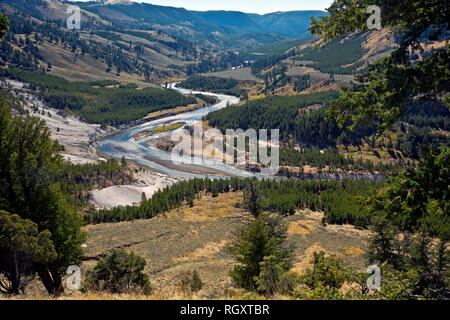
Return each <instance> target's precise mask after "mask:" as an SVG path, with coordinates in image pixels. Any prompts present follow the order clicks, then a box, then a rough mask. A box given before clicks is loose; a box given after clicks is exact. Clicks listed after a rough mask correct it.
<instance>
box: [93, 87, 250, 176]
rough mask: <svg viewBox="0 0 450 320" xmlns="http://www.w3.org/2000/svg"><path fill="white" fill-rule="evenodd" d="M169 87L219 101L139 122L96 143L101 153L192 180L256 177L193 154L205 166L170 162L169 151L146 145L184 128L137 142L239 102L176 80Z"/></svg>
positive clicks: (235, 98)
mask: <svg viewBox="0 0 450 320" xmlns="http://www.w3.org/2000/svg"><path fill="white" fill-rule="evenodd" d="M170 88H171V89H173V90H176V91H178V92H180V93H182V94H191V93H192V94H203V95H207V96H214V97H217V98H218V99H219V102H218V103H217V104H215V105H212V106H208V107H204V108H201V109H197V110H194V111H190V112H185V113H180V114H178V115H175V116H169V117H165V118H161V119H158V120H153V121H149V122H145V123H143V124H139V125H136V126H132V127H130V128H127V129H124V130H122V131H120V132H117V133H115V134H113V135H110V136H107V137H105V138H103V139H100V140H99V141H98V142H97V143H98V147H97V150H98V151H99V152H101V153H102V154H104V155H106V156H109V157H112V158H115V159H121V158H122V156H124V157H125V158H126V159H127V160H132V161H134V162H136V163H139V164H141V165H143V166H147V167H150V168H152V169H154V170H156V171H158V172H161V173H163V174H166V175H169V176H171V177H176V178H181V179H189V178H195V177H201V178H204V177H209V178H217V177H225V176H236V177H249V176H253V175H254V174H253V173H251V172H248V171H245V170H241V169H238V168H236V167H234V166H231V165H227V164H224V163H219V162H217V161H213V160H205V159H203V160H202V159H199V158H196V157H194V158H193V159H195V160H197V161H202V165H183V164H174V163H173V162H172V161H171V153H170V152H166V151H162V150H159V149H157V148H155V147H152V146H148V145H147V144H146V142H148V141H149V140H152V139H156V138H158V137H161V136H165V135H171V134H173V133H174V132H176V131H177V130H182V128H179V129H177V130H174V131H168V132H161V133H157V134H153V135H151V136H149V137H147V138H144V139H141V140H139V141H136V140H135V139H134V138H133V136H134V135H135V134H137V133H139V132H143V131H151V130H152V129H154V128H158V127H161V126H162V125H164V124H165V125H170V124H174V123H180V122H183V123H186V124H187V125H189V126H190V125H193V124H194V123H196V122H198V121H200V120H202V118H203V117H204V116H206V115H207V114H208V113H210V112H212V111H215V110H219V109H222V108H225V107H226V106H227V105H233V104H237V103H239V98H237V97H233V96H228V95H223V94H215V93H209V92H200V91H193V90H187V89H183V88H177V87H175V83H171V84H170Z"/></svg>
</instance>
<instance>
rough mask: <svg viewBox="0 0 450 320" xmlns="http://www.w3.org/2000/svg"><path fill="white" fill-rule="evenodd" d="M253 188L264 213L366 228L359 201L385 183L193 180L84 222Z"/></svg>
mask: <svg viewBox="0 0 450 320" xmlns="http://www.w3.org/2000/svg"><path fill="white" fill-rule="evenodd" d="M250 185H254V186H255V187H256V188H257V189H258V191H259V193H260V199H261V200H260V201H261V206H262V210H268V211H273V212H277V213H280V214H283V215H289V214H294V213H295V210H296V209H299V208H303V209H304V208H309V209H311V210H323V211H324V212H325V215H326V221H327V222H328V223H337V224H342V223H352V224H355V225H359V226H365V225H367V223H368V221H369V216H368V211H367V210H366V209H364V208H363V207H362V206H361V205H360V203H359V200H358V199H359V197H361V196H363V195H364V194H365V193H367V192H369V191H370V190H376V189H378V188H380V187H381V186H382V185H383V182H372V181H369V180H359V181H352V180H344V181H342V182H337V181H295V180H281V181H276V180H263V181H258V180H254V179H250V178H249V179H237V178H232V179H231V180H222V179H218V180H210V179H191V180H189V181H183V182H179V183H177V184H175V185H173V186H172V187H167V188H165V189H164V190H161V191H158V192H156V193H155V194H154V195H153V196H152V198H151V199H149V200H147V201H145V202H143V203H141V205H140V206H139V207H132V206H127V207H118V208H114V209H111V210H100V211H99V212H98V213H94V214H86V215H85V216H84V218H85V221H86V222H87V223H104V222H118V221H130V220H134V219H149V218H152V217H154V216H155V215H157V214H159V213H161V212H164V211H168V210H170V209H174V208H177V207H179V206H181V205H183V204H185V203H187V204H192V203H193V200H194V199H195V198H196V197H197V196H198V195H200V194H204V193H207V194H211V195H212V196H217V195H218V194H219V193H224V192H236V191H242V190H245V189H247V188H248V187H249V186H250Z"/></svg>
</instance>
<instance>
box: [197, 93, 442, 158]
mask: <svg viewBox="0 0 450 320" xmlns="http://www.w3.org/2000/svg"><path fill="white" fill-rule="evenodd" d="M337 96H338V93H337V92H334V91H329V92H322V93H314V94H304V95H298V96H286V97H282V96H271V97H267V98H264V99H260V100H256V101H250V102H247V103H246V104H245V105H243V106H231V107H228V108H226V109H222V110H218V111H214V112H212V113H209V114H208V115H207V116H206V120H208V122H209V124H210V125H211V126H213V127H217V128H219V129H220V130H222V131H223V132H225V130H226V129H229V128H232V129H236V128H241V129H244V130H247V129H248V128H253V129H256V130H258V129H273V128H278V129H280V138H281V139H282V141H284V142H289V140H290V139H292V138H293V139H294V141H296V142H298V143H299V144H301V145H303V146H305V147H319V148H328V147H336V146H337V145H344V146H350V145H353V146H358V145H361V144H362V143H363V142H364V141H369V140H370V139H369V138H370V137H372V136H373V135H375V134H376V133H377V130H376V126H375V125H368V126H367V125H366V126H358V127H357V128H355V130H353V131H351V130H347V129H346V128H345V127H340V126H339V125H338V123H337V122H336V120H335V119H333V118H330V117H329V115H328V112H327V110H329V108H330V106H332V105H333V103H334V99H335V98H337ZM322 104H324V105H322ZM314 105H319V106H320V105H322V107H319V108H308V107H311V106H314ZM449 119H450V118H449V111H448V108H446V107H444V106H442V105H437V106H435V107H434V108H423V106H422V105H417V104H416V105H414V106H411V108H409V110H408V112H407V113H406V114H405V115H404V116H403V117H402V118H401V121H400V124H399V125H398V129H397V130H396V131H395V132H396V137H397V138H396V142H395V145H394V142H393V141H391V142H390V143H387V145H386V147H387V148H388V149H393V148H394V147H395V149H396V150H399V151H401V152H402V153H403V154H404V156H406V157H409V158H411V159H419V158H420V157H421V152H422V151H421V148H423V147H426V148H428V149H431V150H435V151H436V150H437V149H438V147H439V146H448V145H449V139H448V137H447V135H446V134H445V132H442V131H440V130H436V129H437V128H442V129H443V130H445V129H444V128H446V127H447V126H448V122H449ZM372 141H373V139H372Z"/></svg>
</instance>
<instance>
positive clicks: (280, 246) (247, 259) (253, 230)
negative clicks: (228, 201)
mask: <svg viewBox="0 0 450 320" xmlns="http://www.w3.org/2000/svg"><path fill="white" fill-rule="evenodd" d="M285 241H286V225H284V224H283V223H282V222H281V220H280V217H277V216H271V215H267V214H266V215H261V216H259V217H258V218H256V219H255V220H254V221H252V222H251V223H250V224H249V225H248V226H246V227H244V228H243V229H242V230H241V231H240V232H239V234H238V236H237V239H235V241H234V243H233V244H232V245H231V247H230V250H231V252H232V254H233V256H234V258H235V260H236V261H237V262H238V263H239V264H238V265H236V266H235V267H234V268H233V270H231V272H230V275H231V277H232V278H233V281H234V282H235V284H236V285H237V286H239V287H241V288H245V289H247V290H256V289H257V288H258V287H259V288H260V289H261V291H263V292H264V293H267V294H272V293H273V286H272V285H269V283H273V282H278V280H279V279H274V278H273V276H274V274H273V273H272V272H271V271H270V270H269V269H272V268H271V267H270V268H269V267H268V265H269V264H270V265H271V266H273V265H274V264H275V265H277V268H279V269H280V271H282V272H286V271H287V270H289V269H290V267H291V258H292V248H290V247H288V246H286V243H285ZM261 270H263V273H262V274H261ZM268 277H269V278H270V279H272V280H268V279H267V278H268ZM275 277H278V274H277V273H276V274H275Z"/></svg>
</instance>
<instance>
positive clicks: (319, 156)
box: [280, 147, 401, 175]
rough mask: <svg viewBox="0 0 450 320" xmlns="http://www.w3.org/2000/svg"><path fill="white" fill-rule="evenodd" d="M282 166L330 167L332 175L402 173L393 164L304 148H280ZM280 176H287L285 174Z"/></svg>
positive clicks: (334, 150) (328, 150) (332, 149)
mask: <svg viewBox="0 0 450 320" xmlns="http://www.w3.org/2000/svg"><path fill="white" fill-rule="evenodd" d="M280 165H284V166H297V167H303V166H304V165H310V166H313V167H318V168H324V167H325V166H329V172H330V173H333V172H334V173H337V172H340V171H341V170H342V171H344V172H346V171H348V170H352V171H370V172H375V171H379V172H382V173H384V174H392V173H393V172H398V171H400V169H401V168H400V166H399V165H395V164H391V163H381V162H379V163H377V164H374V163H373V161H371V160H362V158H359V159H354V158H353V157H345V156H343V155H341V154H339V151H338V150H337V149H335V148H328V149H326V150H320V149H319V148H304V149H301V150H295V149H291V148H286V147H281V148H280ZM280 174H283V175H285V174H284V173H283V172H280Z"/></svg>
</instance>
